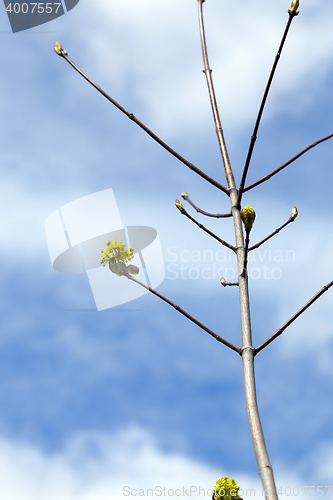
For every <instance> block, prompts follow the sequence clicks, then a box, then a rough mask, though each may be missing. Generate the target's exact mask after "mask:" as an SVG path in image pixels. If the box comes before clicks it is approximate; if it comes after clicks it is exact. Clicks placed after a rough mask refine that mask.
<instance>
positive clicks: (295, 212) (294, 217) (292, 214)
mask: <svg viewBox="0 0 333 500" xmlns="http://www.w3.org/2000/svg"><path fill="white" fill-rule="evenodd" d="M297 215H298V210H297V208H296V207H293V209H292V211H291V216H292V218H293V219H294V220H295V219H296V217H297Z"/></svg>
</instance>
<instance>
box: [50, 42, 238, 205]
mask: <svg viewBox="0 0 333 500" xmlns="http://www.w3.org/2000/svg"><path fill="white" fill-rule="evenodd" d="M57 43H59V42H57ZM57 53H58V54H59V55H60V56H61V57H63V58H64V59H66V61H67V62H68V63H69V64H70V65H71V66H72V67H73V68H74V69H75V70H76V71H77V72H78V73H79V74H80V75H81V76H83V78H85V79H86V80H87V82H89V83H90V84H91V85H92V86H93V87H95V89H96V90H98V92H100V93H101V94H102V95H103V96H104V97H106V99H107V100H108V101H110V102H111V103H112V104H113V105H114V106H116V108H118V109H119V110H120V111H121V112H122V113H124V114H125V115H126V116H128V118H129V119H130V120H132V121H133V122H134V123H136V124H137V125H139V127H140V128H142V130H144V131H145V132H146V133H147V134H148V135H150V137H152V138H153V139H154V140H155V141H156V142H158V144H160V145H161V146H162V147H163V148H164V149H166V150H167V151H168V152H169V153H171V154H172V155H173V156H174V157H175V158H177V159H178V160H179V161H181V162H182V163H184V165H186V166H187V167H189V168H190V169H191V170H193V172H195V173H196V174H198V175H200V177H202V178H203V179H205V180H206V181H208V182H209V183H210V184H213V186H215V187H217V188H218V189H220V190H221V191H223V192H224V193H226V194H227V195H228V196H229V192H228V189H227V188H226V187H225V186H223V185H222V184H220V183H219V182H217V181H215V180H214V179H212V178H211V177H209V175H207V174H205V173H204V172H202V171H201V170H200V169H199V168H197V167H195V166H194V165H193V164H192V163H190V162H189V161H187V160H186V159H185V158H183V157H182V156H181V155H180V154H178V153H177V152H176V151H174V150H173V149H172V148H170V146H168V145H167V144H166V143H165V142H163V141H162V139H160V138H159V137H157V135H155V134H154V133H153V132H152V131H151V130H150V129H149V128H148V127H146V125H144V124H143V123H142V122H141V121H140V120H138V119H137V118H136V116H134V115H133V113H130V112H129V111H127V110H126V109H125V108H123V107H122V106H121V105H120V104H118V103H117V101H115V100H114V99H112V97H110V96H109V95H108V94H107V93H106V92H104V90H102V89H101V88H100V87H99V86H98V85H97V84H96V83H95V82H93V81H92V80H91V79H90V78H89V77H88V76H87V75H86V74H85V73H83V71H81V70H80V69H79V68H78V67H77V66H76V65H75V64H74V63H73V61H71V59H70V58H69V57H68V54H67V52H66V51H65V50H63V49H62V48H61V49H59V52H57Z"/></svg>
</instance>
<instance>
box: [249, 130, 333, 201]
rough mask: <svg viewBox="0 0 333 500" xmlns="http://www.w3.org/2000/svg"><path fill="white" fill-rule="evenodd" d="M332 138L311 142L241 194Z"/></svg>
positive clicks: (331, 135) (327, 137) (332, 135)
mask: <svg viewBox="0 0 333 500" xmlns="http://www.w3.org/2000/svg"><path fill="white" fill-rule="evenodd" d="M332 137H333V134H330V135H328V136H326V137H324V138H323V139H319V141H316V142H313V143H312V144H310V146H307V147H306V148H304V149H303V150H302V151H301V152H300V153H298V154H297V155H295V156H293V157H292V158H291V160H289V161H287V162H286V163H284V164H283V165H281V167H279V168H277V169H276V170H273V172H271V173H270V174H268V175H265V177H262V178H261V179H259V180H258V181H256V182H253V184H249V185H248V186H246V188H244V190H243V193H245V191H249V190H250V189H253V188H254V187H256V186H259V184H261V183H263V182H265V181H268V179H270V178H271V177H273V175H275V174H277V173H278V172H280V171H281V170H283V169H284V168H286V167H288V165H290V164H291V163H293V162H294V161H295V160H297V159H298V158H299V157H300V156H302V155H304V153H306V152H307V151H309V150H310V149H312V148H314V147H315V146H317V145H318V144H320V143H321V142H324V141H327V140H328V139H331V138H332Z"/></svg>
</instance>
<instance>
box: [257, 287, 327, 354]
mask: <svg viewBox="0 0 333 500" xmlns="http://www.w3.org/2000/svg"><path fill="white" fill-rule="evenodd" d="M332 285H333V281H331V282H330V283H328V285H325V286H324V287H323V288H322V289H321V290H320V292H318V293H317V294H316V295H315V296H314V297H312V299H311V300H309V302H307V303H306V304H305V306H303V307H302V308H301V309H300V310H299V311H297V313H296V314H294V316H292V317H291V318H290V319H289V320H288V321H287V322H286V323H285V324H284V325H282V326H281V327H280V328H279V329H278V330H276V332H275V333H273V335H271V336H270V337H269V338H268V339H267V340H265V342H263V343H262V344H261V345H260V346H258V347H256V348H255V350H254V354H255V355H256V354H258V352H260V351H262V349H264V347H266V346H268V345H269V344H270V343H271V342H273V340H274V339H276V338H277V337H278V336H279V335H281V333H283V332H284V330H285V329H286V328H288V326H289V325H291V323H293V322H294V321H295V319H297V318H298V317H299V316H300V315H301V314H302V313H303V312H304V311H305V310H306V309H307V308H308V307H310V306H311V304H313V303H314V302H315V301H316V300H317V299H319V297H320V296H321V295H323V293H325V292H326V291H327V290H328V289H329V288H330V287H331V286H332Z"/></svg>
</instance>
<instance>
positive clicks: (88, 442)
mask: <svg viewBox="0 0 333 500" xmlns="http://www.w3.org/2000/svg"><path fill="white" fill-rule="evenodd" d="M129 409H130V408H129ZM322 448H323V447H322ZM332 450H333V448H332V445H329V444H327V445H326V446H324V451H325V463H327V468H326V469H325V467H322V465H321V461H320V460H319V459H318V458H315V457H316V455H315V453H313V455H311V456H309V457H307V458H306V461H307V462H308V463H309V464H312V463H313V464H316V467H315V470H316V473H317V474H318V475H317V478H318V480H319V481H322V482H323V481H324V482H325V481H326V482H327V481H329V478H330V473H331V468H329V466H328V464H329V463H331V462H332V460H333V451H332ZM217 453H218V451H217ZM221 460H222V462H223V465H221V467H219V468H217V467H211V466H209V465H207V464H205V463H202V462H199V461H195V460H193V459H191V458H189V457H186V456H183V455H180V454H176V453H164V452H163V451H161V450H160V449H159V448H158V447H157V446H156V443H155V442H154V439H153V437H152V436H151V435H150V434H149V433H148V432H147V431H144V430H143V429H140V428H138V427H131V428H128V429H126V430H123V431H121V432H119V433H118V434H115V435H108V434H103V433H99V432H83V433H81V434H78V435H76V436H75V437H74V438H72V439H71V441H70V442H69V443H68V445H67V447H66V448H65V449H64V450H63V451H61V452H57V453H51V454H47V453H45V452H43V451H41V450H39V449H38V448H37V447H35V446H32V445H30V444H26V443H15V442H12V441H9V440H8V439H5V438H2V439H1V440H0V461H1V472H0V474H1V481H0V496H1V498H4V499H6V500H45V499H48V500H96V499H98V500H104V499H105V500H109V499H110V498H112V499H114V500H123V499H124V498H126V495H124V493H125V492H127V491H132V493H133V496H134V495H135V492H134V490H137V496H139V490H140V489H143V490H144V493H145V495H146V497H147V489H149V488H150V489H153V490H154V493H155V495H154V497H155V498H157V497H158V496H159V495H158V494H157V493H158V491H163V488H166V490H165V497H172V496H173V497H174V498H175V497H176V495H175V490H176V489H177V488H179V489H180V490H182V489H183V487H184V488H185V490H187V495H186V494H185V495H183V494H181V496H179V495H178V497H179V498H192V499H194V500H199V499H202V498H207V499H208V498H209V499H210V497H209V496H208V495H207V494H206V495H205V496H204V494H203V491H201V495H200V496H199V494H198V492H199V487H200V488H202V489H205V490H206V493H207V490H209V489H211V488H212V487H213V486H214V485H215V481H216V480H217V479H219V478H220V477H222V476H224V475H227V476H229V477H234V478H235V479H236V481H237V482H238V484H239V485H240V486H241V488H242V489H243V490H244V491H243V492H242V493H243V498H244V499H248V498H256V499H259V498H263V497H262V494H261V492H262V487H261V484H260V481H259V477H258V476H256V477H253V476H251V475H248V474H246V473H244V472H241V471H230V470H228V468H227V462H228V458H227V457H221ZM302 465H303V466H304V463H303V464H302ZM277 469H278V472H277V473H276V484H277V487H278V488H280V487H281V488H282V490H283V491H287V492H288V489H287V490H286V488H288V487H291V489H293V488H297V487H298V488H299V491H300V494H301V493H302V489H301V485H303V484H306V480H305V482H304V477H303V478H302V477H301V475H300V474H299V473H298V472H297V467H296V472H295V471H294V472H290V470H288V468H283V467H281V466H279V467H277ZM312 479H313V477H312ZM302 481H303V482H302ZM125 486H127V487H128V488H127V489H125V490H124V487H125ZM191 486H192V490H190V488H191ZM155 487H161V489H160V490H155ZM195 488H197V490H195ZM251 489H252V490H254V491H255V493H256V494H255V495H254V493H253V491H252V492H251V491H250V490H251ZM168 490H173V492H174V495H172V491H170V494H169V495H168ZM295 491H296V490H295ZM181 493H182V491H181ZM190 493H191V494H190ZM133 496H128V498H133ZM150 496H151V495H150ZM306 496H307V495H306Z"/></svg>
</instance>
